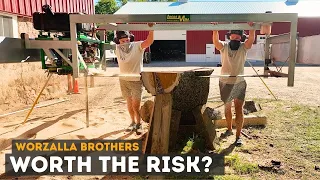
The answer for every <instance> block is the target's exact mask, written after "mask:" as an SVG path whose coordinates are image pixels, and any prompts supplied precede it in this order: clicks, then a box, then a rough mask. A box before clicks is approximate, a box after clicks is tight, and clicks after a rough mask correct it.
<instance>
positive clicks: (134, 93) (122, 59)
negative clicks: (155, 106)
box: [114, 24, 153, 131]
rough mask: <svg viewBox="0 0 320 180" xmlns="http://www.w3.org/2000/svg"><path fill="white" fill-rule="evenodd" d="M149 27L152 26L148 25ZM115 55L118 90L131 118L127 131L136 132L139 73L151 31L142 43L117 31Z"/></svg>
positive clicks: (137, 123)
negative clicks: (118, 73) (118, 74)
mask: <svg viewBox="0 0 320 180" xmlns="http://www.w3.org/2000/svg"><path fill="white" fill-rule="evenodd" d="M148 25H149V26H150V27H152V26H153V24H148ZM114 41H115V42H116V43H117V45H116V51H115V54H116V56H117V59H118V65H119V68H120V77H119V81H120V89H121V93H122V96H123V98H124V99H126V101H127V108H128V111H129V114H130V117H131V124H130V125H129V127H128V129H127V131H132V130H138V129H140V127H141V124H140V120H141V117H140V102H141V94H142V82H141V78H140V73H141V71H142V68H143V54H144V51H145V49H146V48H148V47H149V46H150V45H151V44H152V43H153V31H149V35H148V37H147V39H146V40H144V41H134V36H133V35H132V34H130V33H129V32H128V31H117V32H116V38H115V40H114Z"/></svg>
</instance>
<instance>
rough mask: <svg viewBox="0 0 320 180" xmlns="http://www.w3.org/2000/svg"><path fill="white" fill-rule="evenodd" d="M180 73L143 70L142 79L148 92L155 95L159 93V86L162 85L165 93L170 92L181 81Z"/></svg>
mask: <svg viewBox="0 0 320 180" xmlns="http://www.w3.org/2000/svg"><path fill="white" fill-rule="evenodd" d="M179 77H180V74H179V73H162V72H156V73H154V72H142V73H141V79H142V83H143V85H144V87H145V88H146V90H147V92H148V93H150V94H152V95H153V96H154V95H156V94H159V93H157V86H161V87H160V88H162V89H163V93H170V92H171V91H172V90H173V89H174V88H175V87H176V85H177V84H178V83H179Z"/></svg>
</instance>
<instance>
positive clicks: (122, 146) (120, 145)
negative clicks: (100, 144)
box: [118, 142, 124, 151]
mask: <svg viewBox="0 0 320 180" xmlns="http://www.w3.org/2000/svg"><path fill="white" fill-rule="evenodd" d="M118 146H119V147H118V151H124V143H122V142H121V143H119V144H118Z"/></svg>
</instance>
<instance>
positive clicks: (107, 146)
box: [104, 142, 110, 151]
mask: <svg viewBox="0 0 320 180" xmlns="http://www.w3.org/2000/svg"><path fill="white" fill-rule="evenodd" d="M104 145H105V146H106V151H109V145H110V143H108V142H107V143H104Z"/></svg>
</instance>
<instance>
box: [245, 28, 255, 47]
mask: <svg viewBox="0 0 320 180" xmlns="http://www.w3.org/2000/svg"><path fill="white" fill-rule="evenodd" d="M248 24H249V25H250V26H253V23H252V22H249V23H248ZM255 38H256V30H255V29H251V30H250V31H249V38H248V40H246V42H245V43H244V46H245V47H246V48H247V49H250V48H251V47H252V45H253V43H254V40H255Z"/></svg>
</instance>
